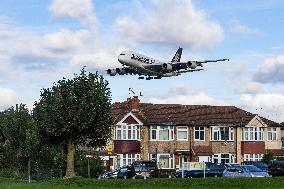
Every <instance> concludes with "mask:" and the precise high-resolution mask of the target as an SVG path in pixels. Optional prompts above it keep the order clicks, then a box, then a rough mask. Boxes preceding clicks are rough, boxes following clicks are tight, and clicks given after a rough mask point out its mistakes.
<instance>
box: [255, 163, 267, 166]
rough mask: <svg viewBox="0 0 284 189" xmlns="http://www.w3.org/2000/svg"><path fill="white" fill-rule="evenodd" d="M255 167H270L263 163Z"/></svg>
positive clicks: (256, 164)
mask: <svg viewBox="0 0 284 189" xmlns="http://www.w3.org/2000/svg"><path fill="white" fill-rule="evenodd" d="M254 165H255V166H257V167H268V166H267V165H266V164H265V163H262V162H255V163H254Z"/></svg>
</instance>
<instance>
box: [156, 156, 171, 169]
mask: <svg viewBox="0 0 284 189" xmlns="http://www.w3.org/2000/svg"><path fill="white" fill-rule="evenodd" d="M157 157H158V161H157V165H158V167H159V169H174V154H172V155H171V154H168V153H162V154H157ZM161 157H168V165H169V166H168V167H164V166H163V165H162V162H161Z"/></svg>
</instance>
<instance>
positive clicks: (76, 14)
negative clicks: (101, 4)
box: [49, 0, 97, 24]
mask: <svg viewBox="0 0 284 189" xmlns="http://www.w3.org/2000/svg"><path fill="white" fill-rule="evenodd" d="M49 10H50V11H51V12H52V13H53V15H54V17H55V18H71V19H73V20H78V21H80V22H82V23H84V24H97V18H96V16H95V13H94V10H93V4H92V0H68V1H66V0H54V1H53V2H52V3H51V5H50V6H49Z"/></svg>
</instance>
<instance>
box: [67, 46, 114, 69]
mask: <svg viewBox="0 0 284 189" xmlns="http://www.w3.org/2000/svg"><path fill="white" fill-rule="evenodd" d="M117 63H118V61H117V54H116V53H114V52H108V51H106V50H99V51H96V52H94V53H79V54H76V55H74V56H73V57H72V59H71V60H70V65H71V66H72V67H83V66H87V68H88V69H91V70H92V69H100V70H106V69H108V68H115V66H117Z"/></svg>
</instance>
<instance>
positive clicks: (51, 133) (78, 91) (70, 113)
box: [33, 68, 112, 177]
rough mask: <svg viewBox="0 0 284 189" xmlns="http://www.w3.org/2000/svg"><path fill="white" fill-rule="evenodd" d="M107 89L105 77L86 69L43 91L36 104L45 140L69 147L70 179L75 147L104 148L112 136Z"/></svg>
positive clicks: (37, 121) (36, 116)
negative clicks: (77, 145)
mask: <svg viewBox="0 0 284 189" xmlns="http://www.w3.org/2000/svg"><path fill="white" fill-rule="evenodd" d="M107 86H108V83H107V82H106V81H105V80H104V79H103V77H102V76H99V75H98V74H97V73H96V74H92V73H89V74H87V73H86V71H85V69H84V68H83V69H82V70H81V73H80V75H75V77H74V78H73V79H65V78H63V79H62V80H60V81H58V82H57V83H55V84H54V86H53V87H52V88H47V89H42V91H41V95H40V96H41V97H40V100H39V102H35V108H34V110H33V116H34V119H35V122H36V124H37V126H38V133H39V135H40V136H41V139H42V140H43V141H44V142H47V143H48V144H60V145H67V170H69V171H70V174H71V175H69V173H68V176H70V177H72V172H73V171H72V164H73V163H74V146H75V145H76V144H84V145H87V146H92V147H98V146H103V145H105V144H106V142H107V141H108V139H109V137H110V127H111V123H112V119H111V103H110V91H109V88H108V87H107ZM69 166H70V167H69ZM73 167H74V164H73ZM73 169H74V168H73Z"/></svg>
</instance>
